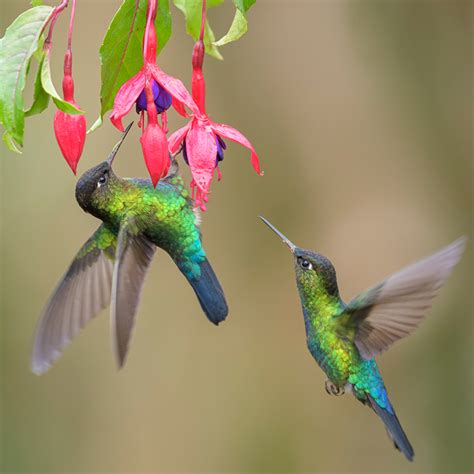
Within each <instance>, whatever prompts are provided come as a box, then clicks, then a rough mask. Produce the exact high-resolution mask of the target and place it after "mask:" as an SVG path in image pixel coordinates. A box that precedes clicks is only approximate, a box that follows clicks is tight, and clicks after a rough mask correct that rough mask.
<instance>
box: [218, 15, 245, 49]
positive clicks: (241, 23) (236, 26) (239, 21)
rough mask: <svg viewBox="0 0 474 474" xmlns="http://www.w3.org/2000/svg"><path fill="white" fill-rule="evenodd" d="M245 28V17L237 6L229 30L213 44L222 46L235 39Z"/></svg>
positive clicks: (243, 32)
mask: <svg viewBox="0 0 474 474" xmlns="http://www.w3.org/2000/svg"><path fill="white" fill-rule="evenodd" d="M247 29H248V26H247V18H245V15H244V14H243V13H242V12H241V11H240V9H238V8H237V9H236V10H235V16H234V20H233V21H232V24H231V25H230V28H229V31H228V32H227V33H226V34H225V35H224V36H223V37H222V38H221V39H220V40H219V41H216V42H215V43H214V44H215V45H216V46H224V45H225V44H227V43H231V42H232V41H237V40H238V39H239V38H240V37H241V36H243V35H244V34H245V33H246V32H247Z"/></svg>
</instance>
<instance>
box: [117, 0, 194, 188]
mask: <svg viewBox="0 0 474 474" xmlns="http://www.w3.org/2000/svg"><path fill="white" fill-rule="evenodd" d="M155 16H156V0H149V1H148V13H147V24H146V30H145V34H144V39H143V63H144V64H143V67H142V68H141V70H140V71H139V72H138V73H137V74H135V75H134V76H133V77H132V78H131V79H129V80H128V81H127V82H125V84H123V85H122V87H121V88H120V89H119V91H118V92H117V95H116V96H115V100H114V107H113V110H112V113H111V115H110V120H111V122H112V123H113V124H114V125H115V126H116V127H117V128H118V129H119V130H121V131H123V130H124V129H123V124H122V118H123V117H124V116H125V115H126V114H128V112H130V110H131V109H132V107H133V106H134V105H135V106H136V108H137V111H139V112H140V113H141V118H140V122H139V126H141V127H142V130H143V134H142V137H141V139H140V142H141V144H142V150H143V155H144V158H145V163H146V165H147V168H148V171H149V172H150V176H151V178H152V181H153V184H154V185H155V186H156V184H157V183H158V180H159V179H161V178H162V177H164V176H166V173H167V171H168V168H169V166H170V158H169V152H168V142H167V139H166V133H167V117H166V109H167V108H168V107H169V106H170V105H171V103H172V104H173V106H174V107H175V109H176V110H177V111H178V112H179V113H180V114H181V115H183V116H185V117H187V116H188V114H187V113H186V109H185V106H186V107H188V108H189V109H190V110H191V111H192V112H193V113H197V112H198V111H199V109H198V107H197V106H196V104H195V103H194V101H193V99H192V97H191V95H190V94H189V92H188V91H187V90H186V88H185V87H184V85H183V83H182V82H181V81H180V80H179V79H176V78H174V77H172V76H168V74H166V73H165V72H163V71H162V70H161V69H160V68H159V67H158V66H157V64H156V33H155ZM170 96H171V97H170ZM145 98H146V110H145V108H144V105H145ZM145 111H146V113H147V118H148V124H147V125H145V116H144V114H145ZM158 114H160V115H161V125H160V124H159V122H158Z"/></svg>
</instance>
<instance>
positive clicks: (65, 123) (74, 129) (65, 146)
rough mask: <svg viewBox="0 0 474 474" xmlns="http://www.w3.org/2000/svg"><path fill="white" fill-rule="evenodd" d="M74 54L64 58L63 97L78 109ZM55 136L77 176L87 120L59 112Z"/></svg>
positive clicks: (68, 52) (80, 116)
mask: <svg viewBox="0 0 474 474" xmlns="http://www.w3.org/2000/svg"><path fill="white" fill-rule="evenodd" d="M71 71H72V53H71V50H70V49H68V50H67V51H66V54H65V56H64V79H63V96H64V100H65V101H66V102H69V103H70V104H72V105H74V106H75V107H78V105H77V104H76V102H75V101H74V80H73V79H72V74H71ZM54 134H55V135H56V140H57V142H58V145H59V148H60V149H61V153H62V155H63V156H64V159H65V160H66V161H67V164H68V165H69V166H70V168H71V169H72V171H73V173H74V174H76V170H77V164H78V162H79V159H80V158H81V155H82V150H83V149H84V143H85V141H86V118H85V117H84V115H72V114H67V113H66V112H63V111H62V110H57V111H56V114H55V115H54Z"/></svg>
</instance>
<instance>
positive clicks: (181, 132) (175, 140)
mask: <svg viewBox="0 0 474 474" xmlns="http://www.w3.org/2000/svg"><path fill="white" fill-rule="evenodd" d="M191 123H192V122H189V123H188V124H187V125H185V126H184V127H183V128H180V129H178V130H176V132H173V133H172V134H171V136H170V138H169V139H168V146H169V150H170V153H171V154H172V155H174V154H175V153H176V152H177V151H178V150H179V147H180V145H181V143H182V142H183V140H184V139H185V138H186V135H187V133H188V131H189V129H190V127H191Z"/></svg>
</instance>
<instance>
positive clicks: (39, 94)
mask: <svg viewBox="0 0 474 474" xmlns="http://www.w3.org/2000/svg"><path fill="white" fill-rule="evenodd" d="M43 62H44V55H43V56H42V57H41V58H40V63H39V65H38V72H37V73H36V79H35V89H34V92H33V103H32V104H31V106H30V108H29V109H27V110H25V117H31V116H32V115H36V114H40V113H41V112H43V110H45V109H46V108H47V107H48V105H49V97H50V96H49V94H48V93H47V92H46V91H45V90H44V89H43V85H42V84H41V70H42V68H43Z"/></svg>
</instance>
